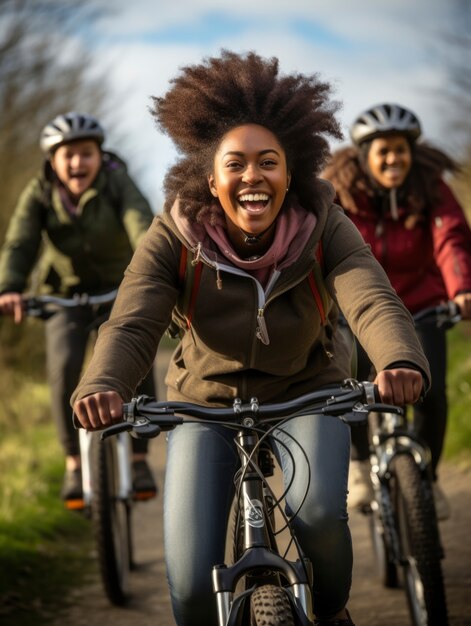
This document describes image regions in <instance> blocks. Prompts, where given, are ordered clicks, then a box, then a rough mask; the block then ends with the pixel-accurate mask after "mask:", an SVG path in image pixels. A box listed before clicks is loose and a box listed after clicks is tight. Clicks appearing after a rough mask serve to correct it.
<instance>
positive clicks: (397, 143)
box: [323, 104, 471, 519]
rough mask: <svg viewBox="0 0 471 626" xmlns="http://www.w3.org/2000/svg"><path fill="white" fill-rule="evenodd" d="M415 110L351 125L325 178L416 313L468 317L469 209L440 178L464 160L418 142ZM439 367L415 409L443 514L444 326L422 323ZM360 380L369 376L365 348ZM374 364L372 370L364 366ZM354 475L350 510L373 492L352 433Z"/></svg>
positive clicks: (386, 112) (384, 108) (381, 111)
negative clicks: (447, 309)
mask: <svg viewBox="0 0 471 626" xmlns="http://www.w3.org/2000/svg"><path fill="white" fill-rule="evenodd" d="M421 132H422V130H421V125H420V122H419V120H418V118H417V116H416V115H415V114H414V113H413V112H412V111H410V110H408V109H406V108H404V107H402V106H399V105H397V104H381V105H377V106H374V107H372V108H371V109H369V110H367V111H364V112H363V113H362V114H360V115H359V116H358V117H357V119H356V120H355V121H354V123H353V125H352V127H351V129H350V135H351V138H352V142H353V145H352V146H349V147H346V148H343V149H340V150H338V151H337V152H335V153H334V155H333V156H332V159H331V162H330V164H329V166H328V167H327V168H326V170H325V171H324V174H323V176H324V177H325V178H327V179H329V180H330V181H331V182H332V183H333V184H334V186H335V189H336V192H337V195H338V200H339V202H340V204H341V205H342V206H343V208H344V209H345V211H346V212H347V214H348V215H349V217H350V218H351V219H352V221H353V222H354V223H355V224H356V226H357V227H358V229H359V230H360V232H361V234H362V235H363V237H364V239H365V240H366V242H367V243H369V244H370V245H371V248H372V251H373V253H374V255H375V256H376V258H377V259H378V260H379V261H380V263H381V265H382V266H383V268H384V269H385V271H386V273H387V275H388V277H389V279H390V281H391V283H392V286H393V287H394V288H395V290H396V291H397V293H398V295H399V296H400V297H401V298H402V300H403V302H404V304H405V305H406V307H407V308H408V309H409V311H410V312H411V313H412V314H414V313H416V312H418V311H420V310H422V309H424V308H426V307H430V306H435V305H437V304H439V303H440V302H443V301H446V300H448V299H451V300H455V301H456V302H457V304H458V305H459V306H460V308H461V314H462V317H463V319H469V318H471V232H470V229H469V226H468V223H467V221H466V218H465V216H464V214H463V211H462V209H461V207H460V205H459V204H458V202H457V200H456V199H455V197H454V196H453V193H452V192H451V190H450V188H449V187H448V186H447V184H446V183H445V182H444V180H443V174H444V173H445V172H455V171H457V169H458V168H457V165H456V164H455V163H454V162H453V161H452V159H450V158H449V157H448V156H447V155H446V154H445V153H444V152H442V151H441V150H438V149H437V148H434V147H432V146H430V145H428V144H426V143H423V142H420V141H418V140H419V138H420V136H421ZM417 332H418V335H419V338H420V340H421V342H422V346H423V348H424V351H425V354H426V356H427V358H428V360H429V363H430V367H431V370H432V389H431V390H430V391H429V393H428V395H427V397H426V398H425V400H424V401H423V402H421V403H419V404H417V405H416V406H415V407H414V420H415V426H416V429H417V433H418V434H419V436H421V437H422V438H423V439H424V441H425V442H426V443H427V444H428V445H429V447H430V449H431V453H432V467H433V472H434V479H435V483H434V485H435V486H434V493H435V499H436V506H437V514H438V516H439V518H440V519H445V518H447V517H448V516H449V505H448V503H447V501H446V499H445V497H444V494H443V493H442V492H441V490H440V489H439V488H438V485H437V482H436V480H437V465H438V462H439V459H440V455H441V452H442V448H443V442H444V438H445V431H446V422H447V398H446V339H445V330H444V329H441V328H435V327H434V326H432V325H431V324H429V325H427V326H426V325H423V326H421V327H418V329H417ZM359 357H360V358H359V367H360V370H362V371H359V372H358V375H359V377H360V378H361V375H362V374H363V373H364V374H365V375H366V373H367V372H368V369H369V364H368V363H367V362H365V359H364V358H363V357H364V353H363V351H362V350H361V347H359ZM365 368H368V369H365ZM352 436H353V443H354V446H353V450H354V452H353V456H352V459H353V462H352V468H351V472H350V476H351V484H350V487H351V493H350V496H349V503H350V506H355V505H357V506H361V505H362V504H364V500H365V498H367V497H368V495H369V493H368V489H367V482H366V481H365V474H366V464H365V463H362V461H363V460H365V459H366V458H367V455H368V450H367V442H366V435H365V433H364V432H363V433H362V432H361V431H355V432H353V433H352Z"/></svg>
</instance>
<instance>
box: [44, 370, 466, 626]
mask: <svg viewBox="0 0 471 626" xmlns="http://www.w3.org/2000/svg"><path fill="white" fill-rule="evenodd" d="M160 381H161V372H160ZM160 384H162V383H161V382H160ZM151 458H152V464H153V468H154V471H155V473H156V476H157V478H158V482H159V485H160V486H162V485H163V476H164V467H165V439H164V437H163V436H161V437H159V438H157V439H155V440H153V441H152V442H151ZM442 483H443V487H444V489H445V491H446V493H448V495H449V498H450V501H451V506H452V510H453V515H452V518H451V519H450V520H448V521H447V522H444V523H443V524H441V533H442V540H443V544H444V548H445V552H446V559H445V561H444V565H443V567H444V576H445V584H446V588H447V594H448V605H449V613H450V626H471V601H470V596H471V539H470V534H471V468H468V469H464V468H459V467H457V466H454V465H449V464H448V465H443V468H442ZM350 527H351V530H352V535H353V542H354V553H355V566H354V582H353V588H352V592H351V601H350V604H349V607H350V610H351V613H352V617H354V619H355V623H356V624H357V626H380V625H381V626H409V624H410V621H409V617H408V613H407V607H406V601H405V595H404V592H403V591H402V590H400V589H398V590H387V589H384V588H383V587H382V586H381V585H380V583H379V582H378V581H377V578H376V571H375V564H374V561H373V557H372V551H371V546H370V539H369V534H368V525H367V521H366V519H365V518H364V517H363V516H362V515H361V514H358V513H353V514H352V515H351V523H350ZM134 532H135V545H136V549H135V556H136V561H137V563H138V569H137V570H136V571H135V572H133V573H132V578H131V583H132V592H133V598H132V602H131V603H130V605H129V606H128V607H126V608H124V609H120V608H115V607H112V606H110V604H109V603H108V602H107V600H106V599H105V598H104V595H103V592H102V588H101V583H100V581H99V578H98V573H97V572H96V571H93V572H92V573H91V580H90V583H89V584H88V585H87V586H86V587H83V588H80V589H77V590H76V592H75V593H74V595H73V596H72V598H71V600H70V607H69V608H67V609H66V610H64V612H63V613H61V614H60V615H59V616H58V619H57V620H56V621H55V622H54V625H55V626H59V625H60V626H62V625H63V624H67V626H108V625H110V624H111V625H113V626H129V625H133V624H138V625H139V626H174V625H175V622H174V620H173V618H172V613H171V608H170V601H169V597H168V592H167V585H166V579H165V567H164V561H163V548H162V498H161V497H158V498H157V499H156V500H154V501H151V502H147V503H142V504H139V505H138V506H137V507H136V512H135V517H134Z"/></svg>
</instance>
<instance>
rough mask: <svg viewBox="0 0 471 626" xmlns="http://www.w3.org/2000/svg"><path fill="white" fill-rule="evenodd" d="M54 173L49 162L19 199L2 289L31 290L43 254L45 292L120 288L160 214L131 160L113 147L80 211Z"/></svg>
mask: <svg viewBox="0 0 471 626" xmlns="http://www.w3.org/2000/svg"><path fill="white" fill-rule="evenodd" d="M107 157H108V158H107ZM48 173H49V176H48ZM49 179H50V167H49V166H48V164H46V166H45V168H44V173H41V174H40V175H38V176H37V177H35V178H33V179H32V180H31V181H30V183H29V184H28V185H27V187H26V188H25V189H24V191H23V193H22V194H21V196H20V198H19V201H18V204H17V206H16V209H15V211H14V213H13V216H12V218H11V221H10V224H9V226H8V230H7V234H6V238H5V243H4V245H3V248H2V251H1V254H0V293H5V292H8V291H14V292H22V291H24V290H25V288H26V286H27V282H28V277H29V275H30V273H31V271H32V269H33V267H34V266H35V265H36V262H37V261H38V257H39V256H40V259H39V263H38V266H37V276H35V281H34V282H35V283H36V282H37V283H38V284H39V289H40V291H46V292H51V293H55V294H59V295H62V296H70V295H72V294H74V293H96V292H100V291H106V290H108V289H113V288H115V287H117V286H118V285H119V283H120V282H121V280H122V277H123V274H124V270H125V269H126V267H127V265H128V264H129V262H130V260H131V257H132V254H133V250H134V249H135V248H136V245H137V242H138V241H139V239H140V238H141V236H142V235H143V234H144V233H145V232H146V231H147V229H148V227H149V225H150V224H151V222H152V220H153V213H152V211H151V208H150V206H149V204H148V202H147V200H146V199H145V198H144V197H143V196H142V194H141V192H140V191H139V189H138V188H137V186H136V185H135V184H134V182H133V181H132V180H131V178H130V177H129V175H128V173H127V171H126V166H125V165H124V163H123V162H122V161H120V160H119V159H118V158H117V157H114V155H109V154H107V153H105V155H104V162H103V166H102V168H101V170H100V172H99V174H98V176H97V178H96V180H95V182H94V184H93V186H92V187H91V188H90V189H88V190H87V191H86V192H85V193H84V194H83V196H82V197H81V198H80V202H79V207H78V212H77V216H74V217H72V216H71V215H70V214H69V213H68V212H67V211H66V209H65V208H64V206H63V204H62V201H61V198H60V194H59V190H58V188H57V186H56V185H54V184H53V183H51V182H49Z"/></svg>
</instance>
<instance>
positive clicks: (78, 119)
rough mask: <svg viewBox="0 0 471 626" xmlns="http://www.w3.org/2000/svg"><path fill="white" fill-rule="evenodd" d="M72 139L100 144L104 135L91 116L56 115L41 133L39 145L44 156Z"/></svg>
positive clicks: (77, 114) (74, 114)
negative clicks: (89, 140)
mask: <svg viewBox="0 0 471 626" xmlns="http://www.w3.org/2000/svg"><path fill="white" fill-rule="evenodd" d="M74 139H94V140H95V141H97V142H98V144H100V145H101V144H102V143H103V141H104V139H105V133H104V131H103V128H102V127H101V125H100V123H99V122H98V120H97V119H96V118H94V117H93V116H92V115H87V114H85V113H75V112H73V111H71V112H69V113H65V114H64V115H58V116H57V117H55V118H54V119H53V120H52V122H49V124H46V126H45V127H44V128H43V130H42V132H41V137H40V140H39V145H40V146H41V150H42V151H43V152H44V153H45V154H49V153H50V152H51V151H52V150H55V149H56V148H58V147H59V146H61V145H62V144H64V143H68V142H69V141H74Z"/></svg>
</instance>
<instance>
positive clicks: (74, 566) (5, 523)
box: [0, 383, 92, 626]
mask: <svg viewBox="0 0 471 626" xmlns="http://www.w3.org/2000/svg"><path fill="white" fill-rule="evenodd" d="M22 397H23V398H25V397H26V398H27V400H28V401H29V402H31V404H33V405H34V406H35V407H36V410H37V415H35V416H31V414H30V413H29V412H25V410H24V409H23V408H22V409H21V410H20V412H19V413H18V412H17V411H16V408H20V407H16V408H15V407H13V406H12V405H9V406H8V413H5V409H6V401H5V396H2V413H1V418H0V442H1V443H0V475H1V477H2V479H1V483H0V564H1V566H0V623H1V624H2V625H3V626H10V625H11V626H13V625H14V626H31V624H35V625H38V626H40V625H42V624H50V623H51V621H52V617H53V616H54V614H55V609H56V608H57V607H60V606H63V605H64V602H65V599H66V597H67V594H68V593H69V592H70V590H71V589H72V588H73V587H74V585H80V584H83V582H84V580H85V578H86V576H87V574H88V572H89V571H90V563H91V562H92V558H91V554H92V543H91V538H90V535H91V532H90V524H89V522H88V521H87V520H86V519H85V518H83V517H81V516H80V515H79V514H75V513H71V512H69V511H67V510H66V509H65V508H64V506H63V504H62V501H61V500H60V497H59V491H60V485H61V482H62V475H63V467H64V460H63V455H62V451H61V449H60V447H59V444H58V442H57V435H56V431H55V428H54V427H53V425H52V424H51V423H48V422H47V421H44V420H43V419H42V418H41V413H42V410H41V406H42V401H41V398H42V400H43V401H44V402H47V389H46V388H45V386H44V385H41V384H37V383H35V384H33V383H31V384H30V385H29V394H28V395H27V394H26V393H25V392H23V393H22V394H18V395H17V396H16V398H17V401H18V399H19V398H22ZM33 398H34V399H35V400H36V401H35V402H32V400H33ZM24 402H26V400H24ZM7 415H8V417H9V423H8V424H7V423H6V416H7ZM12 426H14V428H12Z"/></svg>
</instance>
